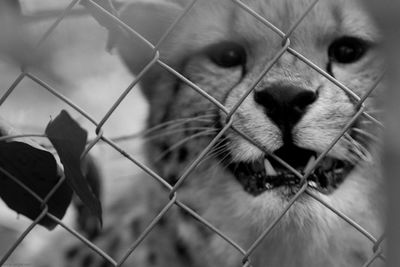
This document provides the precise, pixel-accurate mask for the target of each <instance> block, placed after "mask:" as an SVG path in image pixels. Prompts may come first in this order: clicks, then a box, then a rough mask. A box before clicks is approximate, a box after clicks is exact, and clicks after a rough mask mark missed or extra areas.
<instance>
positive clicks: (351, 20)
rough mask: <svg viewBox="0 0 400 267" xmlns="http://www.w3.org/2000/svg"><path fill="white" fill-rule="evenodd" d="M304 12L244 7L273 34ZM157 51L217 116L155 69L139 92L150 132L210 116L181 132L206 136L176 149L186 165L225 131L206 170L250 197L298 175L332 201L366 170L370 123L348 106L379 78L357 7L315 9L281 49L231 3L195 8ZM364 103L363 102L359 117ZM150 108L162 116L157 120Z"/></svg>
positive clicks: (300, 5)
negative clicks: (184, 153)
mask: <svg viewBox="0 0 400 267" xmlns="http://www.w3.org/2000/svg"><path fill="white" fill-rule="evenodd" d="M294 2H296V3H294ZM311 3H312V1H310V0H301V1H300V2H299V1H289V0H288V1H282V0H270V1H246V5H247V6H248V7H249V8H250V9H251V10H252V11H254V12H256V13H257V14H258V15H259V16H261V17H263V18H265V19H267V20H268V21H269V22H271V23H272V24H273V25H275V26H276V27H277V28H278V29H279V30H280V31H282V32H288V31H291V29H292V26H293V25H294V23H295V22H296V21H297V20H298V19H299V18H300V17H301V16H302V14H303V13H304V12H305V11H306V10H307V8H308V7H309V6H310V5H311ZM149 38H151V35H150V36H149ZM287 47H288V49H286V48H287ZM121 51H122V54H123V56H124V59H125V60H126V61H127V62H128V65H130V66H131V69H135V66H132V65H135V64H136V63H134V61H133V60H132V59H131V60H129V59H128V58H129V56H131V57H132V55H128V53H130V51H131V49H130V50H129V52H128V50H127V52H125V53H124V49H121ZM160 52H161V53H160V55H161V58H162V60H164V62H166V63H167V64H169V65H170V66H173V67H174V69H176V70H178V71H179V72H180V73H182V74H183V75H184V76H185V77H186V78H187V79H188V80H189V81H190V82H191V83H193V84H194V85H195V86H196V87H197V88H201V90H203V91H204V92H205V93H206V94H207V95H209V96H211V97H212V100H215V101H217V102H218V103H219V106H218V104H215V103H213V101H211V100H210V99H207V98H206V97H204V95H202V94H200V93H199V92H198V90H196V89H193V85H192V84H190V83H189V82H187V81H182V80H180V79H177V78H176V77H173V78H170V79H167V78H165V77H166V76H167V74H165V73H166V72H165V68H162V67H161V69H163V70H160V69H158V70H157V71H154V73H153V75H149V77H150V78H148V79H147V80H146V81H145V82H144V93H145V94H146V95H147V96H148V98H149V100H150V106H151V113H150V121H151V122H152V124H154V125H156V124H157V123H160V122H163V120H164V121H166V120H174V119H179V118H190V117H196V118H198V117H199V114H203V115H204V116H206V115H210V116H213V119H212V120H210V121H208V122H207V121H204V120H203V121H201V122H200V121H198V122H196V120H195V119H194V120H193V122H192V123H191V125H192V126H194V127H192V128H207V129H208V130H209V131H210V132H212V133H214V135H212V136H211V137H206V138H205V140H206V141H204V142H198V141H194V142H192V144H190V142H188V143H187V144H186V148H187V149H189V150H190V151H191V152H193V155H198V154H199V153H200V152H201V151H202V149H204V147H205V145H206V144H207V143H209V142H210V141H211V140H212V137H214V136H215V135H216V134H217V133H218V131H220V130H221V129H224V127H225V126H226V125H227V124H229V125H230V126H231V127H230V128H229V129H226V131H225V132H224V134H223V136H222V138H221V140H220V142H217V145H216V147H215V150H217V151H218V153H216V155H217V156H216V157H215V159H214V163H211V165H212V164H214V165H215V164H219V165H220V167H221V170H220V172H221V173H225V174H224V175H226V173H228V174H230V176H232V179H231V180H232V182H234V183H236V184H239V185H240V186H241V188H242V190H244V191H245V192H246V193H248V194H249V195H251V196H253V197H258V196H261V195H265V194H269V193H272V192H273V193H274V195H280V196H285V197H287V196H290V195H293V194H294V193H295V192H297V191H298V190H299V189H300V187H301V186H302V185H303V181H302V178H301V176H302V175H303V174H305V173H306V174H307V176H308V178H307V181H308V185H309V188H310V189H311V190H316V191H317V192H319V193H321V194H323V195H331V194H333V193H334V192H336V191H337V189H338V188H341V186H342V184H343V182H344V181H345V180H346V179H347V177H349V176H352V174H353V173H354V172H355V171H356V170H357V169H359V168H360V167H361V166H364V165H366V164H369V163H370V161H371V152H370V151H371V145H370V143H371V142H370V139H368V138H367V137H366V136H367V135H375V134H376V133H375V132H374V131H375V130H374V129H375V128H376V127H375V126H376V125H374V124H373V123H371V122H370V121H368V119H366V117H365V116H364V115H359V116H357V118H355V115H356V114H358V113H361V112H360V105H359V103H358V100H359V99H360V98H362V97H363V96H364V95H365V94H366V93H367V92H368V90H369V89H370V88H371V87H372V86H373V85H374V84H375V83H376V81H377V80H378V78H379V77H380V75H381V69H382V67H381V66H382V62H379V60H378V56H377V54H378V35H377V32H376V31H375V28H374V27H373V24H372V23H371V22H370V21H369V19H368V18H367V16H366V15H365V14H364V13H363V10H362V8H361V7H360V6H359V5H357V2H356V1H320V2H318V3H317V4H316V5H315V6H314V8H312V9H311V11H310V12H309V14H308V15H307V16H306V17H305V18H304V19H303V20H302V21H301V23H300V24H299V25H298V26H297V27H296V28H294V30H293V31H292V33H291V35H290V36H289V39H288V40H285V39H283V38H282V36H280V33H279V32H277V31H276V30H272V29H271V28H269V27H267V26H266V25H265V23H263V22H262V21H260V20H258V19H257V18H255V17H254V16H253V15H251V14H249V12H247V11H246V10H244V9H243V8H241V7H240V5H238V4H237V3H235V2H234V1H213V0H209V1H198V2H196V4H195V6H194V7H193V8H192V9H191V11H190V12H189V13H188V14H187V15H186V16H185V17H184V19H183V20H182V21H181V23H179V24H178V25H177V26H176V28H175V30H174V31H173V32H172V33H171V34H170V37H169V39H167V40H166V41H165V43H164V45H163V46H161V47H160ZM303 57H304V58H307V60H309V61H310V62H312V66H311V65H310V64H308V63H306V62H305V61H304V60H302V58H303ZM136 65H137V64H136ZM321 70H322V71H323V72H326V73H327V74H328V75H327V76H323V75H321V73H320V72H321ZM136 72H137V71H136ZM167 72H168V71H167ZM162 73H164V74H162ZM160 77H164V78H165V79H163V78H160ZM335 79H336V80H337V81H338V82H335ZM172 80H173V81H172ZM251 88H252V89H251ZM347 88H349V89H350V90H347ZM250 89H251V90H250ZM171 98H173V101H172V102H168V103H169V104H167V103H165V102H166V101H165V99H171ZM161 99H164V100H161ZM372 99H373V97H371V98H369V99H368V100H367V101H366V102H365V107H364V108H365V111H367V112H368V109H370V108H371V107H373V105H374V103H373V102H374V100H372ZM221 106H223V108H221ZM160 110H161V111H162V112H161V113H164V116H161V115H157V114H159V113H160ZM205 113H206V114H205ZM346 128H349V130H348V131H346V130H345V129H346ZM185 134H186V135H190V134H192V135H193V134H196V132H192V131H189V130H188V131H187V132H186V133H185ZM186 137H187V136H179V135H177V136H175V138H177V139H178V140H179V139H180V140H182V139H183V138H186ZM172 139H173V138H172ZM203 139H204V138H203ZM178 140H175V141H178ZM175 143H176V142H175ZM199 143H201V144H205V145H204V146H199V145H198V144H199ZM321 155H322V156H321ZM320 156H321V159H319V157H320ZM194 157H195V156H193V158H194ZM193 158H191V160H193ZM316 159H319V160H318V162H317V163H318V164H317V165H316V166H314V165H315V160H316ZM188 161H189V160H188ZM314 167H315V168H314Z"/></svg>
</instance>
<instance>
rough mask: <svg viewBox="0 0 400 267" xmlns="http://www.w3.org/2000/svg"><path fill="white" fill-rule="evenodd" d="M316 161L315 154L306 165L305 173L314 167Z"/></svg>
mask: <svg viewBox="0 0 400 267" xmlns="http://www.w3.org/2000/svg"><path fill="white" fill-rule="evenodd" d="M314 162H315V156H311V157H310V159H309V160H308V162H307V165H306V167H304V173H307V172H308V171H310V169H311V168H312V167H314Z"/></svg>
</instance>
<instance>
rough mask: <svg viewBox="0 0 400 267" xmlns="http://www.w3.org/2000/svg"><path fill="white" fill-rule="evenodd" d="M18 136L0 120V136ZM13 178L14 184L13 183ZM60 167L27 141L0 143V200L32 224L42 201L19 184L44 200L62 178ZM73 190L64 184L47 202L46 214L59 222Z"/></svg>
mask: <svg viewBox="0 0 400 267" xmlns="http://www.w3.org/2000/svg"><path fill="white" fill-rule="evenodd" d="M15 134H18V133H17V132H16V131H15V130H14V129H13V128H12V127H11V126H9V125H8V124H7V123H6V122H5V121H4V120H2V119H1V118H0V136H12V135H15ZM10 175H11V176H13V177H14V178H15V179H16V180H17V181H15V180H13V179H12V178H11V177H10ZM62 176H63V173H62V170H61V167H59V165H58V164H57V161H56V159H55V158H54V156H53V155H52V154H51V153H50V152H48V151H47V150H45V149H44V148H42V147H41V146H39V145H38V144H37V143H35V142H34V141H33V140H31V139H28V138H23V139H20V141H18V142H17V141H13V140H10V141H7V142H5V141H2V142H0V198H2V199H3V200H4V202H5V203H6V204H7V206H9V207H10V208H11V209H13V210H15V211H16V212H18V213H21V214H23V215H25V216H27V217H28V218H30V219H32V220H35V219H36V218H37V217H38V216H39V215H40V213H41V212H42V210H43V207H42V206H41V201H39V200H38V199H37V198H35V197H34V196H33V195H32V194H31V193H29V192H28V191H27V190H26V189H24V188H23V187H22V186H21V185H20V184H18V182H20V183H22V184H23V185H25V186H26V187H28V188H29V189H30V190H32V191H33V192H34V193H35V194H36V195H37V196H39V197H40V198H41V199H44V198H45V197H46V196H47V195H48V193H49V192H50V191H51V190H52V189H53V187H54V186H55V185H56V184H57V183H58V181H59V180H60V179H61V178H62ZM71 198H72V190H71V189H70V187H69V186H68V185H67V184H66V183H65V182H63V183H62V184H61V185H60V187H59V188H58V189H57V190H56V191H55V193H54V194H53V195H52V197H51V198H50V199H49V200H48V202H47V205H48V208H49V210H48V211H49V212H50V213H51V214H53V215H54V216H56V217H57V218H59V219H62V218H63V217H64V215H65V212H66V210H67V208H68V206H69V204H70V203H71ZM39 224H41V225H43V226H45V227H46V228H48V229H53V228H54V227H55V226H56V225H57V224H56V223H55V222H54V221H53V220H51V219H50V218H48V217H44V218H43V219H41V220H40V221H39Z"/></svg>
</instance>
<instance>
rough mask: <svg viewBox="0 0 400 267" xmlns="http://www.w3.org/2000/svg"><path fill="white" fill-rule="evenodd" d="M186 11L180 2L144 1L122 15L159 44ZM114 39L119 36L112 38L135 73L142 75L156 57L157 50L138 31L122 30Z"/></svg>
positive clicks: (146, 36)
mask: <svg viewBox="0 0 400 267" xmlns="http://www.w3.org/2000/svg"><path fill="white" fill-rule="evenodd" d="M182 11H183V8H182V7H181V6H180V5H178V4H175V3H172V2H167V1H157V0H153V1H151V0H142V1H137V2H133V3H131V4H129V5H127V6H125V7H124V8H122V10H121V11H120V18H121V20H122V21H124V22H125V23H126V24H127V25H128V26H129V27H131V28H132V29H133V30H135V31H136V32H137V33H139V34H140V35H141V36H143V37H144V38H145V39H146V40H148V41H149V42H150V43H152V44H153V45H156V44H157V42H158V41H159V40H160V38H161V37H162V36H163V34H164V33H165V32H166V31H167V29H168V28H169V26H170V25H171V24H172V23H173V22H174V20H175V19H176V18H177V17H178V16H179V15H180V13H181V12H182ZM111 38H115V41H113V40H111V41H113V42H114V46H116V47H117V49H118V51H119V53H120V55H121V57H122V59H123V60H124V61H125V63H126V64H127V66H128V67H129V69H130V70H131V71H132V73H133V74H138V73H139V72H140V71H141V70H142V69H143V68H144V67H145V66H146V64H147V63H148V62H149V61H150V60H151V59H152V57H153V56H154V51H153V49H152V48H151V47H150V46H149V45H147V44H146V43H145V42H144V41H143V40H141V39H140V38H139V37H137V36H135V35H134V34H131V33H127V32H124V33H123V32H121V33H118V34H117V36H112V37H111Z"/></svg>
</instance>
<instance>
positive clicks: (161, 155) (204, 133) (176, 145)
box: [155, 129, 217, 161]
mask: <svg viewBox="0 0 400 267" xmlns="http://www.w3.org/2000/svg"><path fill="white" fill-rule="evenodd" d="M216 132H217V129H211V130H205V131H203V132H199V133H196V134H193V135H191V136H188V137H186V138H184V139H182V140H180V141H179V142H176V143H175V144H173V145H172V146H170V147H169V148H168V149H166V150H165V151H163V152H162V153H161V154H160V156H159V157H157V158H156V159H155V161H159V160H161V159H162V158H163V157H165V156H166V155H167V154H168V153H170V152H171V151H173V150H175V149H177V148H178V147H180V146H182V145H183V144H185V143H186V142H189V141H190V140H192V139H194V138H197V137H202V136H209V135H213V134H215V133H216Z"/></svg>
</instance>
